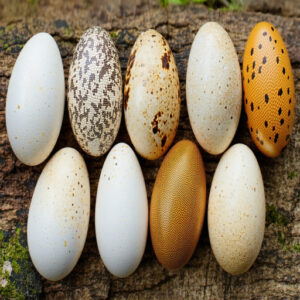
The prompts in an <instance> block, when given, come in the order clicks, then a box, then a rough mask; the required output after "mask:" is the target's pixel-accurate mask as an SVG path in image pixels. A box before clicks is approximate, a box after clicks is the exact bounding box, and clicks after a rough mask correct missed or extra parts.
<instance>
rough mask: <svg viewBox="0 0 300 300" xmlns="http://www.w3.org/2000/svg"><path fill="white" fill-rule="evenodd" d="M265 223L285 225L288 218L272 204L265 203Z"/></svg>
mask: <svg viewBox="0 0 300 300" xmlns="http://www.w3.org/2000/svg"><path fill="white" fill-rule="evenodd" d="M266 218H267V225H270V224H273V223H275V224H278V225H284V226H286V225H287V224H288V223H289V219H288V218H287V217H286V216H284V215H283V214H281V213H280V212H279V211H278V210H277V209H276V208H275V206H274V205H269V204H267V216H266Z"/></svg>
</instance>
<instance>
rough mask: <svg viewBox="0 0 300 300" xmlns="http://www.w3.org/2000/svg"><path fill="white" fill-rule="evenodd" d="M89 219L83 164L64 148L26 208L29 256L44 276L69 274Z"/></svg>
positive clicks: (47, 165) (81, 246)
mask: <svg viewBox="0 0 300 300" xmlns="http://www.w3.org/2000/svg"><path fill="white" fill-rule="evenodd" d="M89 217H90V184H89V177H88V172H87V168H86V165H85V162H84V160H83V158H82V156H81V155H80V154H79V152H78V151H76V150H75V149H73V148H63V149H61V150H60V151H58V152H57V153H56V154H55V155H54V156H53V157H52V158H51V159H50V161H49V162H48V163H47V164H46V166H45V168H44V169H43V171H42V173H41V175H40V177H39V179H38V182H37V185H36V187H35V190H34V193H33V197H32V200H31V204H30V208H29V215H28V224H27V239H28V248H29V253H30V256H31V259H32V262H33V264H34V266H35V267H36V269H37V270H38V272H39V273H40V274H41V275H42V276H43V277H45V278H46V279H48V280H53V281H56V280H60V279H62V278H64V277H65V276H67V275H68V274H69V273H70V272H71V271H72V269H73V268H74V267H75V265H76V263H77V261H78V259H79V257H80V255H81V252H82V249H83V246H84V243H85V240H86V236H87V230H88V224H89Z"/></svg>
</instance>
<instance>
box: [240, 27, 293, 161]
mask: <svg viewBox="0 0 300 300" xmlns="http://www.w3.org/2000/svg"><path fill="white" fill-rule="evenodd" d="M243 86H244V104H245V111H246V114H247V117H248V128H249V131H250V134H251V137H252V140H253V141H254V143H255V145H256V146H257V147H258V149H259V150H260V151H261V152H262V153H263V154H264V155H266V156H269V157H276V156H278V155H279V154H280V153H281V151H282V150H283V148H284V147H285V146H286V145H287V144H288V141H289V139H290V136H291V134H292V130H293V124H294V116H295V86H294V79H293V72H292V67H291V63H290V59H289V55H288V52H287V49H286V47H285V44H284V41H283V40H282V38H281V36H280V34H279V32H278V31H277V29H276V28H275V27H274V26H273V25H272V24H270V23H267V22H261V23H258V24H256V25H255V26H254V28H253V29H252V31H251V33H250V35H249V37H248V41H247V43H246V47H245V52H244V60H243Z"/></svg>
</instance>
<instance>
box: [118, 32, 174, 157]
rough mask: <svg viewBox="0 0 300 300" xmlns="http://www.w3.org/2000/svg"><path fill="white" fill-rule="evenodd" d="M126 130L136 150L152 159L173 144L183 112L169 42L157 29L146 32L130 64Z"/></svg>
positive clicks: (126, 80) (127, 77)
mask: <svg viewBox="0 0 300 300" xmlns="http://www.w3.org/2000/svg"><path fill="white" fill-rule="evenodd" d="M124 110H125V121H126V127H127V131H128V133H129V136H130V139H131V142H132V143H133V145H134V147H135V149H136V151H137V152H138V153H139V154H140V155H141V156H143V157H144V158H147V159H150V160H153V159H157V158H159V157H160V156H162V155H163V154H164V153H165V152H166V151H167V149H168V148H169V147H170V145H171V144H172V141H173V139H174V137H175V134H176V130H177V126H178V122H179V115H180V85H179V79H178V73H177V68H176V64H175V60H174V57H173V54H172V52H171V49H170V47H169V45H168V43H167V41H166V40H165V39H164V38H163V36H162V35H161V34H159V33H158V32H157V31H155V30H153V29H150V30H147V31H146V32H143V33H142V34H141V35H140V36H139V37H138V39H137V40H136V42H135V44H134V46H133V48H132V51H131V54H130V57H129V61H128V65H127V71H126V76H125V87H124Z"/></svg>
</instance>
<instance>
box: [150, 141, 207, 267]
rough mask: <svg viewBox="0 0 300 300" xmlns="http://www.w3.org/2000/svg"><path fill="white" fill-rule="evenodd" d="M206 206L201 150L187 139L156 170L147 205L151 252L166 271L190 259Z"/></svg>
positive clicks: (175, 147) (171, 151) (180, 265)
mask: <svg viewBox="0 0 300 300" xmlns="http://www.w3.org/2000/svg"><path fill="white" fill-rule="evenodd" d="M205 209H206V178H205V169H204V164H203V161H202V157H201V154H200V151H199V150H198V149H197V146H196V145H195V144H194V143H193V142H191V141H188V140H183V141H180V142H178V143H177V144H176V145H175V146H174V147H173V148H172V149H171V150H170V152H169V153H168V154H167V156H166V157H165V159H164V160H163V162H162V165H161V167H160V169H159V171H158V174H157V177H156V180H155V184H154V187H153V193H152V197H151V207H150V231H151V240H152V245H153V248H154V252H155V254H156V256H157V258H158V260H159V261H160V263H161V264H162V265H163V266H164V267H165V268H167V269H169V270H176V269H179V268H181V267H183V266H184V265H185V264H186V263H187V262H188V261H189V259H190V258H191V256H192V254H193V252H194V250H195V247H196V245H197V243H198V239H199V236H200V233H201V229H202V225H203V221H204V215H205Z"/></svg>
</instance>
